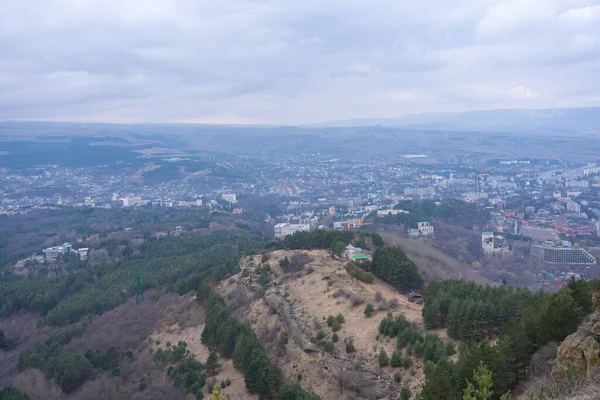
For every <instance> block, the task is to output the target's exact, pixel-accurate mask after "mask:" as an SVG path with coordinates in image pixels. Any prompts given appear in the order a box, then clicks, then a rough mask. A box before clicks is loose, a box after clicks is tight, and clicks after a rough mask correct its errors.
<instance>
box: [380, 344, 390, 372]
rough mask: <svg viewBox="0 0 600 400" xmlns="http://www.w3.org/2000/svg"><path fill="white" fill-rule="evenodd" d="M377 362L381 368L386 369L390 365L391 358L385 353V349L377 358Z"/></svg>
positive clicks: (382, 349)
mask: <svg viewBox="0 0 600 400" xmlns="http://www.w3.org/2000/svg"><path fill="white" fill-rule="evenodd" d="M377 362H378V363H379V366H380V367H386V366H388V365H389V363H390V358H389V357H388V355H387V353H386V352H385V350H384V348H383V347H382V348H381V351H380V352H379V355H378V356H377Z"/></svg>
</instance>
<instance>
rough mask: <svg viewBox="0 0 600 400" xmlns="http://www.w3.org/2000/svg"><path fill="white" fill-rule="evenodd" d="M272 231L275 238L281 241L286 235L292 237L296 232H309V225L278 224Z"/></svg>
mask: <svg viewBox="0 0 600 400" xmlns="http://www.w3.org/2000/svg"><path fill="white" fill-rule="evenodd" d="M274 231H275V237H276V238H279V239H283V238H284V237H286V236H287V235H293V234H294V233H296V232H309V231H310V225H309V224H290V223H287V222H282V223H280V224H277V225H275V228H274Z"/></svg>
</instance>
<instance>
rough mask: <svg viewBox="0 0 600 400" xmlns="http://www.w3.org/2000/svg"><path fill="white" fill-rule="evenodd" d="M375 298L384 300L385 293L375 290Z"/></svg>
mask: <svg viewBox="0 0 600 400" xmlns="http://www.w3.org/2000/svg"><path fill="white" fill-rule="evenodd" d="M375 300H377V301H381V300H383V295H382V294H381V292H380V291H377V292H375Z"/></svg>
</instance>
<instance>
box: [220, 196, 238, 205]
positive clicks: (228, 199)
mask: <svg viewBox="0 0 600 400" xmlns="http://www.w3.org/2000/svg"><path fill="white" fill-rule="evenodd" d="M222 197H223V200H224V201H226V202H228V203H229V204H235V203H237V197H236V196H235V194H223V196H222Z"/></svg>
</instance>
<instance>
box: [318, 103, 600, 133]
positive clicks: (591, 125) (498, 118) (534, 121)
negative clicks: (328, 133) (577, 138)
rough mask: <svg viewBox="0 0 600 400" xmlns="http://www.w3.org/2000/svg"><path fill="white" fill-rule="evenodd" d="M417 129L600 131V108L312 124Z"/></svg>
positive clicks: (493, 111)
mask: <svg viewBox="0 0 600 400" xmlns="http://www.w3.org/2000/svg"><path fill="white" fill-rule="evenodd" d="M376 125H380V126H384V127H388V128H416V129H432V130H445V131H449V130H462V131H496V132H515V131H528V132H532V131H537V132H542V131H546V132H575V131H598V132H600V107H584V108H553V109H542V110H486V111H468V112H462V113H425V114H413V115H404V116H400V117H397V118H364V119H349V120H343V121H331V122H325V123H321V124H313V125H309V126H310V127H315V128H325V127H366V126H376Z"/></svg>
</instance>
